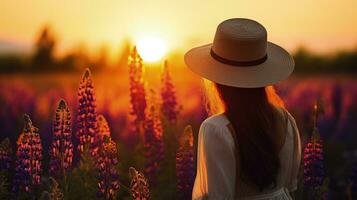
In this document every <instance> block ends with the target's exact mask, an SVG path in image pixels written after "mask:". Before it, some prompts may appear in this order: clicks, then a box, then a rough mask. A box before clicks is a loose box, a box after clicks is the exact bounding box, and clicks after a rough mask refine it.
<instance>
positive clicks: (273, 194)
mask: <svg viewBox="0 0 357 200" xmlns="http://www.w3.org/2000/svg"><path fill="white" fill-rule="evenodd" d="M283 112H286V113H287V115H286V116H288V117H287V118H288V120H286V123H287V126H286V130H287V134H286V138H285V143H284V145H283V147H282V149H281V151H280V153H279V158H280V164H281V169H280V171H279V173H278V177H277V185H276V188H274V189H269V190H263V191H262V192H259V191H258V190H257V189H256V188H255V187H251V186H249V185H246V184H245V183H243V182H242V181H240V180H238V181H239V182H238V183H237V184H236V166H235V165H236V161H235V143H234V140H233V136H232V134H231V132H230V130H229V128H228V125H229V124H230V122H229V121H228V119H227V118H226V116H225V115H224V114H219V115H214V116H211V117H209V118H208V119H206V120H205V121H204V122H203V123H202V125H201V127H200V131H199V136H198V151H197V173H196V179H195V183H194V187H193V192H192V199H193V200H200V199H214V200H221V199H222V200H223V199H227V200H230V199H276V200H278V199H291V197H290V195H289V192H293V191H295V190H296V189H297V175H298V171H299V167H300V160H301V142H300V137H299V132H298V129H297V126H296V123H295V120H294V118H293V117H292V116H291V115H290V114H289V113H288V112H287V111H283ZM237 143H238V145H239V141H238V142H237ZM236 190H237V191H236Z"/></svg>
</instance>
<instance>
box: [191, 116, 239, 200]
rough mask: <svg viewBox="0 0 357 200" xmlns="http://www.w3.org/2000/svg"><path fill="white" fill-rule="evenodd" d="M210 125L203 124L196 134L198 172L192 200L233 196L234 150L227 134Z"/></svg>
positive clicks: (232, 197)
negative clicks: (197, 134)
mask: <svg viewBox="0 0 357 200" xmlns="http://www.w3.org/2000/svg"><path fill="white" fill-rule="evenodd" d="M222 131H223V130H222V129H219V128H218V127H215V126H214V125H213V124H209V123H203V124H202V125H201V127H200V131H199V136H198V151H197V174H196V179H195V184H194V188H193V192H192V199H194V200H200V199H218V200H219V199H234V191H235V158H234V149H233V148H232V147H231V145H229V144H228V142H227V138H225V137H227V136H228V135H227V134H224V133H223V134H222Z"/></svg>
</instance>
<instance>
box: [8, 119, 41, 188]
mask: <svg viewBox="0 0 357 200" xmlns="http://www.w3.org/2000/svg"><path fill="white" fill-rule="evenodd" d="M24 121H25V126H24V130H23V132H22V133H21V135H20V137H19V138H18V141H17V151H16V156H17V160H16V163H15V165H16V166H15V176H14V184H13V185H14V188H13V189H14V192H16V193H17V192H20V191H22V192H31V191H32V190H33V189H34V187H35V186H36V185H39V184H40V179H41V172H42V169H41V164H42V161H41V160H42V145H41V138H40V134H39V133H38V128H36V127H35V126H33V125H32V122H31V119H30V117H29V116H28V115H24Z"/></svg>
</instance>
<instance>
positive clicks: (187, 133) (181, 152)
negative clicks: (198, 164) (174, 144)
mask: <svg viewBox="0 0 357 200" xmlns="http://www.w3.org/2000/svg"><path fill="white" fill-rule="evenodd" d="M176 177H177V190H178V194H179V196H180V197H181V199H190V198H191V195H192V188H193V183H194V180H195V163H194V149H193V133H192V127H191V126H186V128H185V130H184V132H183V134H182V136H181V137H180V140H179V148H178V150H177V152H176Z"/></svg>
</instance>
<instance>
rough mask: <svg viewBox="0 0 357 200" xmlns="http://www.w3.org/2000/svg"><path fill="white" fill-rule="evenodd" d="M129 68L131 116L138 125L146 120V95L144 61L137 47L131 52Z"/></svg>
mask: <svg viewBox="0 0 357 200" xmlns="http://www.w3.org/2000/svg"><path fill="white" fill-rule="evenodd" d="M128 66H129V84H130V103H131V114H132V115H133V116H135V122H136V123H137V124H138V123H140V122H143V121H144V119H145V109H146V95H145V85H144V80H143V64H142V59H141V57H140V55H139V53H138V52H137V50H136V47H134V48H133V50H132V51H131V52H130V56H129V60H128Z"/></svg>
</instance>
